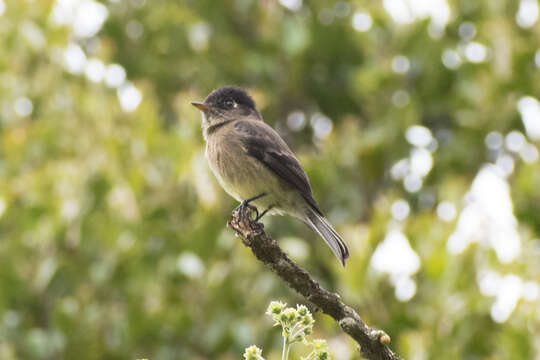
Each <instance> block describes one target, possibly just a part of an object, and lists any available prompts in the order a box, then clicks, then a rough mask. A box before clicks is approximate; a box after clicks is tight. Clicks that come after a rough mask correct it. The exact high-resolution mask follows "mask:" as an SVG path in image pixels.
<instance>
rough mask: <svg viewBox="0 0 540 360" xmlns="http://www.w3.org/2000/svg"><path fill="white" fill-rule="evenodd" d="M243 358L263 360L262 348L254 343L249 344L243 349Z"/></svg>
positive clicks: (245, 359)
mask: <svg viewBox="0 0 540 360" xmlns="http://www.w3.org/2000/svg"><path fill="white" fill-rule="evenodd" d="M244 360H264V358H263V357H262V350H261V349H259V348H258V347H257V346H256V345H251V346H250V347H248V348H246V351H244Z"/></svg>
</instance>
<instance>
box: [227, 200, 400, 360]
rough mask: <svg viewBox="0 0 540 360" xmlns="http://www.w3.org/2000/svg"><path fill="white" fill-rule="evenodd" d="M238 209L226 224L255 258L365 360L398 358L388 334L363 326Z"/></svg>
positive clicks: (346, 308)
mask: <svg viewBox="0 0 540 360" xmlns="http://www.w3.org/2000/svg"><path fill="white" fill-rule="evenodd" d="M242 210H243V213H240V210H235V211H234V212H233V217H232V219H231V221H229V222H228V225H229V226H230V227H231V228H232V229H234V230H235V231H236V232H237V233H238V235H239V236H240V238H241V239H242V242H243V243H244V245H246V246H247V247H249V248H250V249H251V251H252V252H253V254H254V255H255V257H257V259H259V260H260V261H262V262H263V263H264V264H265V265H266V266H268V267H269V268H270V269H271V270H272V271H273V272H275V273H276V274H277V275H278V276H279V277H280V278H282V279H283V280H284V281H285V282H287V284H289V286H290V287H292V288H293V289H294V290H296V291H297V292H298V293H300V294H301V295H302V296H304V297H305V298H306V299H307V300H308V301H310V302H311V303H312V304H314V305H315V306H317V307H318V308H319V309H321V310H322V311H323V312H324V313H325V314H328V315H330V316H331V317H333V318H334V320H336V321H337V322H338V323H339V325H340V326H341V328H342V329H343V331H345V332H346V333H347V334H349V336H350V337H352V338H353V339H354V340H355V341H356V342H357V343H358V345H359V346H358V348H359V351H360V354H361V355H362V356H363V357H365V358H366V359H369V360H398V359H401V358H400V357H399V356H397V355H395V354H394V353H393V352H392V350H390V348H389V347H388V346H387V345H388V344H389V343H390V337H389V336H388V335H386V333H385V332H384V331H381V330H377V329H373V328H371V327H369V326H367V325H366V324H365V323H364V322H363V321H362V319H361V318H360V316H359V315H358V314H357V313H356V311H354V309H352V308H351V307H349V306H348V305H346V304H344V303H343V302H342V301H341V299H340V296H339V295H338V294H336V293H332V292H329V291H328V290H326V289H324V288H322V287H321V286H320V285H319V283H318V282H316V281H315V280H313V279H312V278H311V276H310V275H309V274H308V272H307V271H305V270H304V269H302V268H300V267H299V266H298V265H296V264H295V263H294V262H293V261H292V260H291V259H289V257H288V256H287V254H285V253H284V252H283V251H282V250H281V248H280V247H279V245H278V243H277V241H275V240H274V239H272V238H271V237H269V236H268V235H266V233H265V232H264V227H263V225H262V224H260V223H257V222H255V221H253V220H252V219H251V214H250V210H249V209H248V208H243V209H242Z"/></svg>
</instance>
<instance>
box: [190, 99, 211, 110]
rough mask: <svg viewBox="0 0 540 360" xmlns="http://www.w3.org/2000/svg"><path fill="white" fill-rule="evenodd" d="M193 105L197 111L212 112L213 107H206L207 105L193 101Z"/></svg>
mask: <svg viewBox="0 0 540 360" xmlns="http://www.w3.org/2000/svg"><path fill="white" fill-rule="evenodd" d="M191 105H193V106H195V107H196V108H197V109H199V110H201V111H206V110H210V108H211V106H209V105H206V104H205V103H202V102H198V101H192V102H191Z"/></svg>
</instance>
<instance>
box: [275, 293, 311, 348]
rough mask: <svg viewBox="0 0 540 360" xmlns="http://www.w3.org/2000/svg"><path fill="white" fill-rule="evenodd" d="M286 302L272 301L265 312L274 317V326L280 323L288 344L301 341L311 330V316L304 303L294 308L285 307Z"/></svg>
mask: <svg viewBox="0 0 540 360" xmlns="http://www.w3.org/2000/svg"><path fill="white" fill-rule="evenodd" d="M285 306H286V304H284V303H282V302H280V301H272V302H271V303H270V305H268V310H266V313H267V314H268V315H270V316H272V318H273V319H274V326H276V325H281V328H282V329H283V332H282V335H283V338H284V339H285V342H286V343H287V344H289V345H291V344H293V343H295V342H301V341H303V340H304V339H305V338H306V336H307V335H310V334H311V333H312V332H313V323H314V322H315V320H313V316H312V315H311V313H310V312H309V310H308V308H307V307H306V306H304V305H296V309H295V308H285Z"/></svg>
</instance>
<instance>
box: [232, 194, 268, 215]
mask: <svg viewBox="0 0 540 360" xmlns="http://www.w3.org/2000/svg"><path fill="white" fill-rule="evenodd" d="M263 196H266V193H261V194H259V195H257V196H254V197H251V198H249V199H247V200H243V201H242V202H241V203H240V205H238V206H237V207H236V209H234V210H233V215H234V214H235V213H237V214H238V216H239V220H240V221H243V220H244V219H248V220H252V219H253V218H252V217H251V213H252V212H254V213H255V222H257V221H259V219H260V218H261V217H263V216H264V214H266V212H267V211H268V210H265V211H264V212H263V213H262V214H260V215H259V210H257V208H256V207H255V206H253V205H251V204H250V202H252V201H255V200H257V199H260V198H262V197H263Z"/></svg>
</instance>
